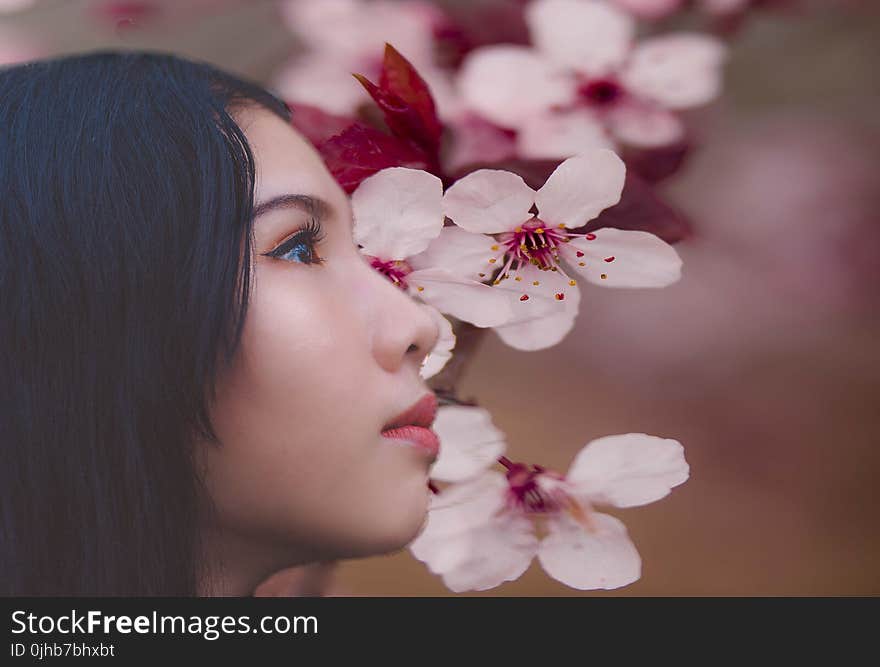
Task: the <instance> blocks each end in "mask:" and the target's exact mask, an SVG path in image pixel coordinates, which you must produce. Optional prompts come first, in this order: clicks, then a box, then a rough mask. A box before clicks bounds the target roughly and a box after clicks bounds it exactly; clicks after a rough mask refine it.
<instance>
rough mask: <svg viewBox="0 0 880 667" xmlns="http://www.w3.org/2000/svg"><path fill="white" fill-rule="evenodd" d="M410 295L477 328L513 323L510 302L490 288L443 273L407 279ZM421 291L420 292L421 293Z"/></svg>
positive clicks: (428, 271) (415, 274) (426, 272)
mask: <svg viewBox="0 0 880 667" xmlns="http://www.w3.org/2000/svg"><path fill="white" fill-rule="evenodd" d="M406 281H407V283H408V284H409V285H410V288H411V294H412V295H413V296H417V297H419V298H420V299H422V300H423V301H424V302H425V303H429V304H431V305H432V306H434V307H435V308H436V309H437V310H439V311H440V312H441V313H447V314H449V315H452V316H453V317H457V318H458V319H460V320H464V321H465V322H470V323H471V324H473V325H474V326H476V327H494V326H498V325H500V324H503V323H504V322H507V321H509V320H510V318H511V316H512V312H511V310H510V304H509V302H508V300H507V298H506V297H505V296H504V295H503V294H501V293H499V292H498V291H497V290H495V289H493V288H492V287H490V286H489V285H483V284H482V283H478V282H476V281H473V280H466V279H464V278H459V277H458V276H455V275H453V274H452V273H450V272H449V271H445V270H443V269H420V270H418V271H413V272H412V273H410V274H409V275H407V276H406ZM419 288H421V289H419Z"/></svg>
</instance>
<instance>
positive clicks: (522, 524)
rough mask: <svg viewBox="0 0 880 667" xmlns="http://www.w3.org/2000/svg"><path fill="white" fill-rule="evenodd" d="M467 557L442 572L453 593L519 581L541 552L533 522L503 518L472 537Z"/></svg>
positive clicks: (507, 516) (516, 517)
mask: <svg viewBox="0 0 880 667" xmlns="http://www.w3.org/2000/svg"><path fill="white" fill-rule="evenodd" d="M466 545H467V552H466V554H467V556H466V557H465V558H464V559H462V560H460V561H459V562H458V563H457V565H456V567H454V568H451V569H449V570H447V571H446V572H443V573H442V576H443V583H444V584H446V586H447V587H448V588H449V590H451V591H455V592H456V593H463V592H465V591H485V590H488V589H490V588H495V587H496V586H500V585H501V584H503V583H504V582H505V581H514V580H516V579H519V578H520V577H521V576H522V575H523V573H524V572H525V571H526V570H527V569H529V565H531V563H532V560H533V559H534V557H535V553H536V552H537V550H538V538H537V537H535V533H534V526H533V525H532V522H531V521H530V520H529V519H527V518H525V517H523V516H518V515H503V516H500V517H498V518H496V519H495V520H493V521H491V522H490V523H489V524H488V525H486V526H485V527H483V528H481V529H480V530H477V531H474V533H473V534H472V535H471V536H470V537H469V538H468V540H467V542H466Z"/></svg>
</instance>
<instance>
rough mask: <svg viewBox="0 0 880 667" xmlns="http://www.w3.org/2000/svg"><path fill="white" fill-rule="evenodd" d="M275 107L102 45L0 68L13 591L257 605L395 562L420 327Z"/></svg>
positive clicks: (417, 465)
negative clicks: (317, 567)
mask: <svg viewBox="0 0 880 667" xmlns="http://www.w3.org/2000/svg"><path fill="white" fill-rule="evenodd" d="M351 226H352V219H351V214H350V209H349V203H348V199H347V197H346V195H345V193H344V192H343V191H342V189H340V187H339V186H338V185H337V184H336V182H335V181H334V180H333V178H332V177H331V176H330V174H329V172H328V171H327V170H326V168H325V167H324V165H323V163H322V161H321V159H320V157H319V156H318V155H317V153H316V152H315V151H314V150H313V149H312V147H311V146H310V144H309V143H308V142H307V141H306V140H305V139H304V138H303V137H302V136H301V135H299V134H298V133H297V132H296V131H295V130H294V129H293V128H292V127H291V125H290V122H289V111H288V108H287V107H286V105H285V104H284V103H283V102H281V101H280V100H278V99H277V98H275V97H274V96H273V95H271V94H270V93H268V92H266V91H265V90H263V89H262V88H260V87H259V86H256V85H254V84H251V83H248V82H246V81H243V80H240V79H238V78H236V77H234V76H231V75H228V74H226V73H223V72H221V71H219V70H217V69H214V68H213V67H211V66H208V65H205V64H199V63H193V62H189V61H187V60H184V59H181V58H178V57H175V56H170V55H162V54H156V53H141V52H130V53H115V52H100V53H92V54H86V55H79V56H71V57H66V58H60V59H56V60H51V61H44V62H36V63H31V64H27V65H20V66H17V67H12V68H8V69H5V70H2V71H0V304H2V308H0V448H2V454H0V456H2V461H3V463H2V466H0V470H2V473H0V475H2V478H0V489H2V490H0V496H2V501H0V507H2V518H0V554H2V555H0V571H2V572H3V577H2V578H0V580H2V591H0V592H2V593H3V594H5V595H184V596H185V595H249V594H251V593H252V592H253V591H254V589H255V587H257V586H258V585H259V583H260V582H261V581H263V580H265V579H266V578H267V577H269V576H271V575H272V574H273V573H274V572H278V571H281V570H283V569H285V568H289V567H292V566H296V565H303V564H310V563H320V562H325V561H329V560H334V559H338V558H348V557H358V556H365V555H371V554H378V553H383V552H388V551H393V550H396V549H399V548H401V547H403V546H404V545H405V544H407V543H408V542H409V541H410V540H412V538H413V537H414V536H415V535H416V534H417V533H418V531H419V529H420V528H421V526H422V524H423V521H424V518H425V513H426V509H427V505H428V499H429V493H430V492H429V490H428V488H427V485H426V482H427V473H428V468H429V466H430V463H431V461H432V459H433V457H434V456H435V455H436V452H432V451H430V448H428V449H426V448H419V447H417V446H412V445H410V444H408V443H406V442H405V441H402V440H399V439H392V438H389V437H385V436H383V435H382V432H383V430H386V429H387V428H389V427H391V426H399V425H401V424H406V423H412V422H413V421H418V420H421V422H424V421H426V420H429V419H430V418H431V417H432V416H433V411H434V409H435V407H436V404H435V402H434V398H433V395H432V394H431V393H430V391H429V390H428V389H427V388H426V386H425V385H424V382H423V381H422V380H421V379H420V376H419V368H420V365H421V362H422V360H423V359H424V357H425V355H426V354H427V353H428V352H429V351H430V350H431V348H432V347H433V345H434V343H435V340H436V337H437V330H436V324H435V323H434V320H433V319H432V317H431V316H430V314H429V313H428V312H426V310H425V309H424V307H423V306H420V305H419V304H418V303H416V302H415V301H413V300H411V299H410V298H409V297H408V296H407V295H406V294H405V293H404V292H402V291H400V290H398V289H397V288H395V287H394V286H393V285H392V284H391V283H390V282H388V281H387V280H385V279H384V278H383V277H382V276H380V275H379V274H378V273H376V272H375V271H373V270H372V269H371V268H370V266H369V265H368V264H367V263H366V262H365V261H364V260H363V259H362V256H361V255H360V253H359V251H358V248H357V245H355V244H354V242H353V240H352V227H351Z"/></svg>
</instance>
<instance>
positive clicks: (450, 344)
mask: <svg viewBox="0 0 880 667" xmlns="http://www.w3.org/2000/svg"><path fill="white" fill-rule="evenodd" d="M423 305H424V307H425V308H427V309H428V312H429V313H430V314H431V317H433V318H434V321H435V322H436V323H437V328H438V330H439V331H440V335H439V336H438V337H437V343H436V344H435V345H434V349H433V350H431V351H430V352H429V353H428V356H426V357H425V359H424V361H423V362H422V367H421V368H420V369H419V375H420V376H421V378H422V379H423V380H427V379H428V378H430V377H433V376H435V375H437V373H439V372H440V371H441V370H443V367H444V366H445V365H446V364H447V363H448V362H449V360H450V359H452V350H453V349H454V348H455V333H453V331H452V324H451V323H450V321H449V320H447V319H446V318H445V317H443V315H441V314H440V311H439V310H437V309H436V308H434V307H433V306H429V305H428V304H423Z"/></svg>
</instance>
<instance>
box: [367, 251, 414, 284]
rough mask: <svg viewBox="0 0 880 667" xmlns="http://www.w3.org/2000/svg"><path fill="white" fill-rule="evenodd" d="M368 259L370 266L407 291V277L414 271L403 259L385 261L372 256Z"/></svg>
mask: <svg viewBox="0 0 880 667" xmlns="http://www.w3.org/2000/svg"><path fill="white" fill-rule="evenodd" d="M367 259H368V260H369V261H370V266H372V267H373V268H374V269H376V271H378V272H379V273H381V274H382V275H383V276H385V277H386V278H388V280H390V281H391V282H393V283H394V284H395V285H397V286H398V287H399V288H401V289H403V290H405V289H407V284H406V276H407V274H409V273H412V270H413V269H412V267H411V266H410V265H409V264H407V263H406V262H405V261H403V260H401V259H391V260H383V259H379V258H378V257H373V256H370V255H368V256H367Z"/></svg>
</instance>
